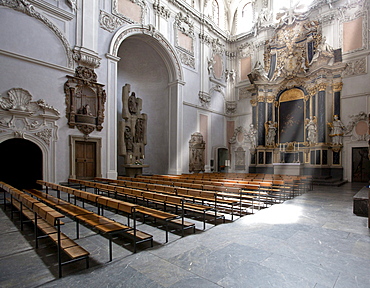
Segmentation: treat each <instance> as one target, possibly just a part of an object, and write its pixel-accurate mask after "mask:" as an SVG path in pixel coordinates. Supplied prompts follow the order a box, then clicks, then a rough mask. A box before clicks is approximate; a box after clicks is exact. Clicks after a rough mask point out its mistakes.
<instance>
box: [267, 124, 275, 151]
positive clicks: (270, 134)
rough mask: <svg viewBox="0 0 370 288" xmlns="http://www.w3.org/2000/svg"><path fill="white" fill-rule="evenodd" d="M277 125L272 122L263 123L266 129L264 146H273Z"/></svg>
mask: <svg viewBox="0 0 370 288" xmlns="http://www.w3.org/2000/svg"><path fill="white" fill-rule="evenodd" d="M276 128H277V123H276V122H272V121H267V122H266V123H265V129H266V146H274V145H275V135H276Z"/></svg>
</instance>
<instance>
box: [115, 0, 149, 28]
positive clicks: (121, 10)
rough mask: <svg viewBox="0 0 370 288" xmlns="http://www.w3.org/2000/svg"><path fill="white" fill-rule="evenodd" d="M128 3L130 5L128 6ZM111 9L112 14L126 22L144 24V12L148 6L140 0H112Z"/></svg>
mask: <svg viewBox="0 0 370 288" xmlns="http://www.w3.org/2000/svg"><path fill="white" fill-rule="evenodd" d="M128 5H129V6H130V7H128ZM112 10H113V11H112V13H113V14H114V15H116V16H117V17H119V18H121V19H123V20H124V21H125V22H127V23H130V24H132V23H140V24H144V22H145V14H146V13H147V10H148V8H147V5H146V3H145V2H144V1H142V0H114V1H113V7H112ZM126 12H127V13H126ZM132 18H134V19H132Z"/></svg>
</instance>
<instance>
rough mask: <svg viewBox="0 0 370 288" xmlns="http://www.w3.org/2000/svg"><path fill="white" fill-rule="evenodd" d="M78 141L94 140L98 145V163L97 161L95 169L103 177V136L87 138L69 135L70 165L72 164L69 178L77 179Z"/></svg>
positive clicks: (97, 175) (96, 145)
mask: <svg viewBox="0 0 370 288" xmlns="http://www.w3.org/2000/svg"><path fill="white" fill-rule="evenodd" d="M76 142H94V143H95V147H96V155H95V158H96V163H95V171H96V177H102V174H101V147H102V146H101V142H102V139H101V138H93V137H89V138H85V137H83V136H74V135H70V136H69V145H70V149H69V155H70V157H69V166H70V174H69V178H72V179H76V161H75V158H76Z"/></svg>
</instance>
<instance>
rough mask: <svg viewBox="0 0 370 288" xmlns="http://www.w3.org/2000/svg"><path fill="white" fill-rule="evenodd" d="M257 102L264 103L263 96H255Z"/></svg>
mask: <svg viewBox="0 0 370 288" xmlns="http://www.w3.org/2000/svg"><path fill="white" fill-rule="evenodd" d="M257 101H258V102H265V96H263V95H260V96H257Z"/></svg>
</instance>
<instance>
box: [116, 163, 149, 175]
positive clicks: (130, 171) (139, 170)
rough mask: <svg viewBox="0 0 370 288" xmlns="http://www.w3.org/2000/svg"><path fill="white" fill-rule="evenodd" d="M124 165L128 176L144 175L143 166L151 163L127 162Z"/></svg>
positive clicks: (145, 166)
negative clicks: (137, 163)
mask: <svg viewBox="0 0 370 288" xmlns="http://www.w3.org/2000/svg"><path fill="white" fill-rule="evenodd" d="M122 166H123V167H125V170H126V176H127V177H136V176H138V175H143V168H147V167H149V165H147V164H141V165H136V164H127V165H122Z"/></svg>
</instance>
